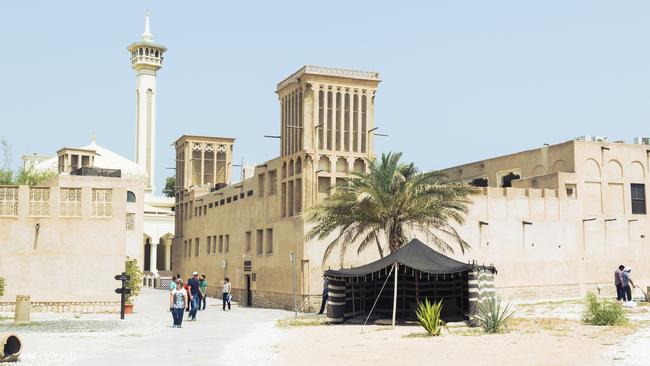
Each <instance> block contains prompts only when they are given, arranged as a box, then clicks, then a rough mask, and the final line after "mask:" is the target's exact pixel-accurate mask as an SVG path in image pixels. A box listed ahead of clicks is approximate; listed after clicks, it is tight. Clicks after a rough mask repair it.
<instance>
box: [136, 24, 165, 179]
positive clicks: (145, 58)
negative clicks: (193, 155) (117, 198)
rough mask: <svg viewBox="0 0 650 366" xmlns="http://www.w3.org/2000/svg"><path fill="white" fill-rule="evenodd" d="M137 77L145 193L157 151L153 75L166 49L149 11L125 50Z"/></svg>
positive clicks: (138, 140) (139, 156)
mask: <svg viewBox="0 0 650 366" xmlns="http://www.w3.org/2000/svg"><path fill="white" fill-rule="evenodd" d="M127 49H128V50H129V52H130V53H131V67H132V68H133V70H135V78H136V100H135V102H136V112H135V114H136V115H135V126H136V128H135V162H136V163H138V165H140V166H141V167H142V168H144V169H145V170H146V171H147V173H148V175H149V181H148V182H147V184H146V186H145V192H147V191H150V192H155V187H154V184H155V182H156V179H155V178H156V177H155V167H156V164H155V151H156V95H157V94H158V91H157V90H156V72H157V71H158V70H159V69H160V68H161V67H162V62H163V58H164V57H163V53H164V52H165V51H167V48H165V46H163V45H162V44H159V43H156V42H154V40H153V35H152V34H151V29H150V28H149V12H146V13H145V15H144V33H142V35H141V36H140V39H139V40H138V41H137V42H134V43H132V44H131V45H130V46H129V47H128V48H127Z"/></svg>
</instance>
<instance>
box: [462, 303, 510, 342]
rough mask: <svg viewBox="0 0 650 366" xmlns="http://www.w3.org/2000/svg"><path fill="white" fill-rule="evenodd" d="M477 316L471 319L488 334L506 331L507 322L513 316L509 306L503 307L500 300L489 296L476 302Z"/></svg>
mask: <svg viewBox="0 0 650 366" xmlns="http://www.w3.org/2000/svg"><path fill="white" fill-rule="evenodd" d="M477 310H478V314H476V315H472V316H471V317H472V318H473V319H474V320H475V321H477V322H478V324H479V326H481V328H483V329H484V330H485V331H486V332H488V333H501V332H503V331H505V330H507V329H508V322H509V321H510V319H512V317H513V316H514V315H515V311H514V310H513V309H511V308H510V304H506V305H505V306H503V305H502V304H501V298H500V297H496V296H490V297H488V298H487V299H485V300H483V301H480V302H478V304H477Z"/></svg>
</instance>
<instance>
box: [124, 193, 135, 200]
mask: <svg viewBox="0 0 650 366" xmlns="http://www.w3.org/2000/svg"><path fill="white" fill-rule="evenodd" d="M126 202H135V193H133V192H131V191H126Z"/></svg>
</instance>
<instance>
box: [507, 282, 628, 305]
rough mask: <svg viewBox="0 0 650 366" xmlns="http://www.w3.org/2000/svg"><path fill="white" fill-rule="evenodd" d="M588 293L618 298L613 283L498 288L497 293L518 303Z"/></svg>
mask: <svg viewBox="0 0 650 366" xmlns="http://www.w3.org/2000/svg"><path fill="white" fill-rule="evenodd" d="M599 289H600V290H599ZM588 292H593V293H595V294H600V295H601V296H604V297H612V298H616V287H614V284H613V283H589V284H570V285H553V286H521V287H499V286H497V287H496V293H497V295H498V296H500V297H501V298H502V299H504V300H508V301H517V302H519V301H524V302H526V301H540V300H567V299H580V298H583V297H585V295H586V294H587V293H588Z"/></svg>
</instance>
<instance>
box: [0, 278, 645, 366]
mask: <svg viewBox="0 0 650 366" xmlns="http://www.w3.org/2000/svg"><path fill="white" fill-rule="evenodd" d="M220 304H221V303H220V301H219V300H215V299H209V302H208V310H207V311H205V312H199V314H198V319H199V320H198V321H197V322H187V321H185V322H184V323H183V328H182V329H176V328H172V327H171V315H170V313H169V312H168V311H167V309H166V305H167V301H166V292H165V291H156V290H144V291H143V292H142V294H141V295H140V297H139V298H138V300H137V302H136V305H135V309H136V310H137V312H136V313H135V314H133V315H130V316H128V317H127V320H125V321H120V320H118V317H117V316H115V315H81V316H74V315H73V314H66V315H62V314H43V313H35V314H33V319H34V320H35V321H34V322H33V323H32V325H30V326H21V327H15V326H12V325H11V322H10V320H0V333H2V332H7V331H9V332H12V333H16V334H18V335H19V336H20V337H21V338H22V340H23V344H24V350H23V355H22V356H21V362H19V363H18V364H17V365H18V366H34V365H38V366H50V365H52V366H54V365H66V366H68V365H72V366H81V365H92V366H103V365H120V366H128V365H153V364H155V365H157V366H158V365H160V366H165V365H179V364H182V365H187V366H192V365H283V366H284V365H432V364H438V363H444V364H449V365H464V364H471V363H475V364H480V365H500V366H501V365H503V366H508V365H517V366H520V365H553V366H561V365H607V366H610V365H611V366H637V365H638V366H641V365H650V356H648V352H649V350H650V306H645V307H639V308H637V309H635V310H632V311H630V312H629V314H628V315H629V317H630V319H631V325H630V326H627V327H595V326H585V325H583V324H582V323H581V322H580V320H579V319H580V316H581V313H582V308H583V307H582V304H581V303H579V302H575V301H574V302H561V303H540V304H532V305H531V304H529V305H519V306H518V308H517V318H516V319H515V320H514V321H513V322H512V324H511V326H510V329H509V332H508V333H506V334H497V335H486V334H484V333H482V332H480V330H478V329H470V328H467V327H465V326H459V325H456V324H454V325H452V326H450V330H449V332H447V333H445V334H444V336H442V337H433V338H432V337H424V336H423V335H424V332H423V330H422V329H421V328H420V327H419V326H398V327H396V328H395V329H393V328H391V327H388V326H379V325H370V326H365V327H364V326H361V325H329V326H328V325H307V326H289V327H286V326H282V324H285V323H286V321H285V320H286V319H291V318H292V315H293V313H291V312H286V311H281V310H270V309H250V308H244V307H238V306H235V307H233V310H232V311H231V312H223V311H221V305H220ZM3 315H5V316H6V315H9V314H0V317H1V316H3ZM319 319H322V318H318V317H315V316H313V315H311V316H307V317H306V318H305V319H303V320H304V321H303V322H302V323H305V324H314V323H317V322H318V320H319ZM305 320H306V321H305ZM278 324H280V326H279V325H278Z"/></svg>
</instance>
